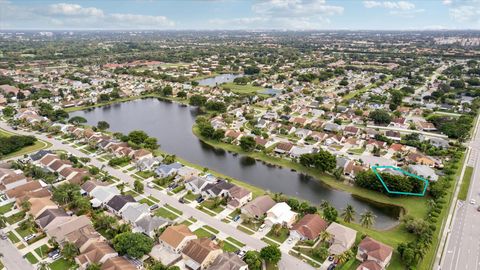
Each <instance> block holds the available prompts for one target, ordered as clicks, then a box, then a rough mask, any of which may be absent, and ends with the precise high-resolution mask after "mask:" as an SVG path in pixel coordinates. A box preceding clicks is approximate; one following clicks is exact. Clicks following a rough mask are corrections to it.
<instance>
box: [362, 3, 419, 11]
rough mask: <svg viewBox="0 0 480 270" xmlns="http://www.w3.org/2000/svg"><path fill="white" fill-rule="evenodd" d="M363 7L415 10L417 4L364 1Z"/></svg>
mask: <svg viewBox="0 0 480 270" xmlns="http://www.w3.org/2000/svg"><path fill="white" fill-rule="evenodd" d="M363 6H364V7H366V8H386V9H399V10H411V9H414V8H415V4H414V3H412V2H408V1H363Z"/></svg>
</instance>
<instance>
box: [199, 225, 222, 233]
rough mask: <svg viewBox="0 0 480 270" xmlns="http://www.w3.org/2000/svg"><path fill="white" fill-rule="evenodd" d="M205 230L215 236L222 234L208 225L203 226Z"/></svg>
mask: <svg viewBox="0 0 480 270" xmlns="http://www.w3.org/2000/svg"><path fill="white" fill-rule="evenodd" d="M203 228H205V229H207V230H209V231H211V232H212V233H214V234H218V233H219V232H220V231H218V230H217V229H214V228H212V227H210V226H208V225H205V226H203Z"/></svg>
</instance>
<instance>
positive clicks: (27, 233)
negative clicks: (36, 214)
mask: <svg viewBox="0 0 480 270" xmlns="http://www.w3.org/2000/svg"><path fill="white" fill-rule="evenodd" d="M15 231H16V232H17V233H18V234H19V235H20V236H21V237H25V236H27V235H30V234H32V233H36V231H35V230H33V229H32V228H28V229H26V230H21V229H20V228H16V229H15Z"/></svg>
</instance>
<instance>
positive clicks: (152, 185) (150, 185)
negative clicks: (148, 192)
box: [147, 182, 155, 188]
mask: <svg viewBox="0 0 480 270" xmlns="http://www.w3.org/2000/svg"><path fill="white" fill-rule="evenodd" d="M147 187H149V188H154V187H155V185H154V184H153V183H152V182H148V184H147Z"/></svg>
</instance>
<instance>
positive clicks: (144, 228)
mask: <svg viewBox="0 0 480 270" xmlns="http://www.w3.org/2000/svg"><path fill="white" fill-rule="evenodd" d="M168 224H170V221H169V220H167V219H164V218H161V217H156V216H154V217H152V216H149V215H148V216H142V217H141V218H140V219H138V220H137V221H135V227H134V228H133V231H135V232H141V233H143V234H145V235H148V236H149V237H151V238H155V234H156V232H157V230H158V229H160V228H163V227H165V226H167V225H168Z"/></svg>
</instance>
